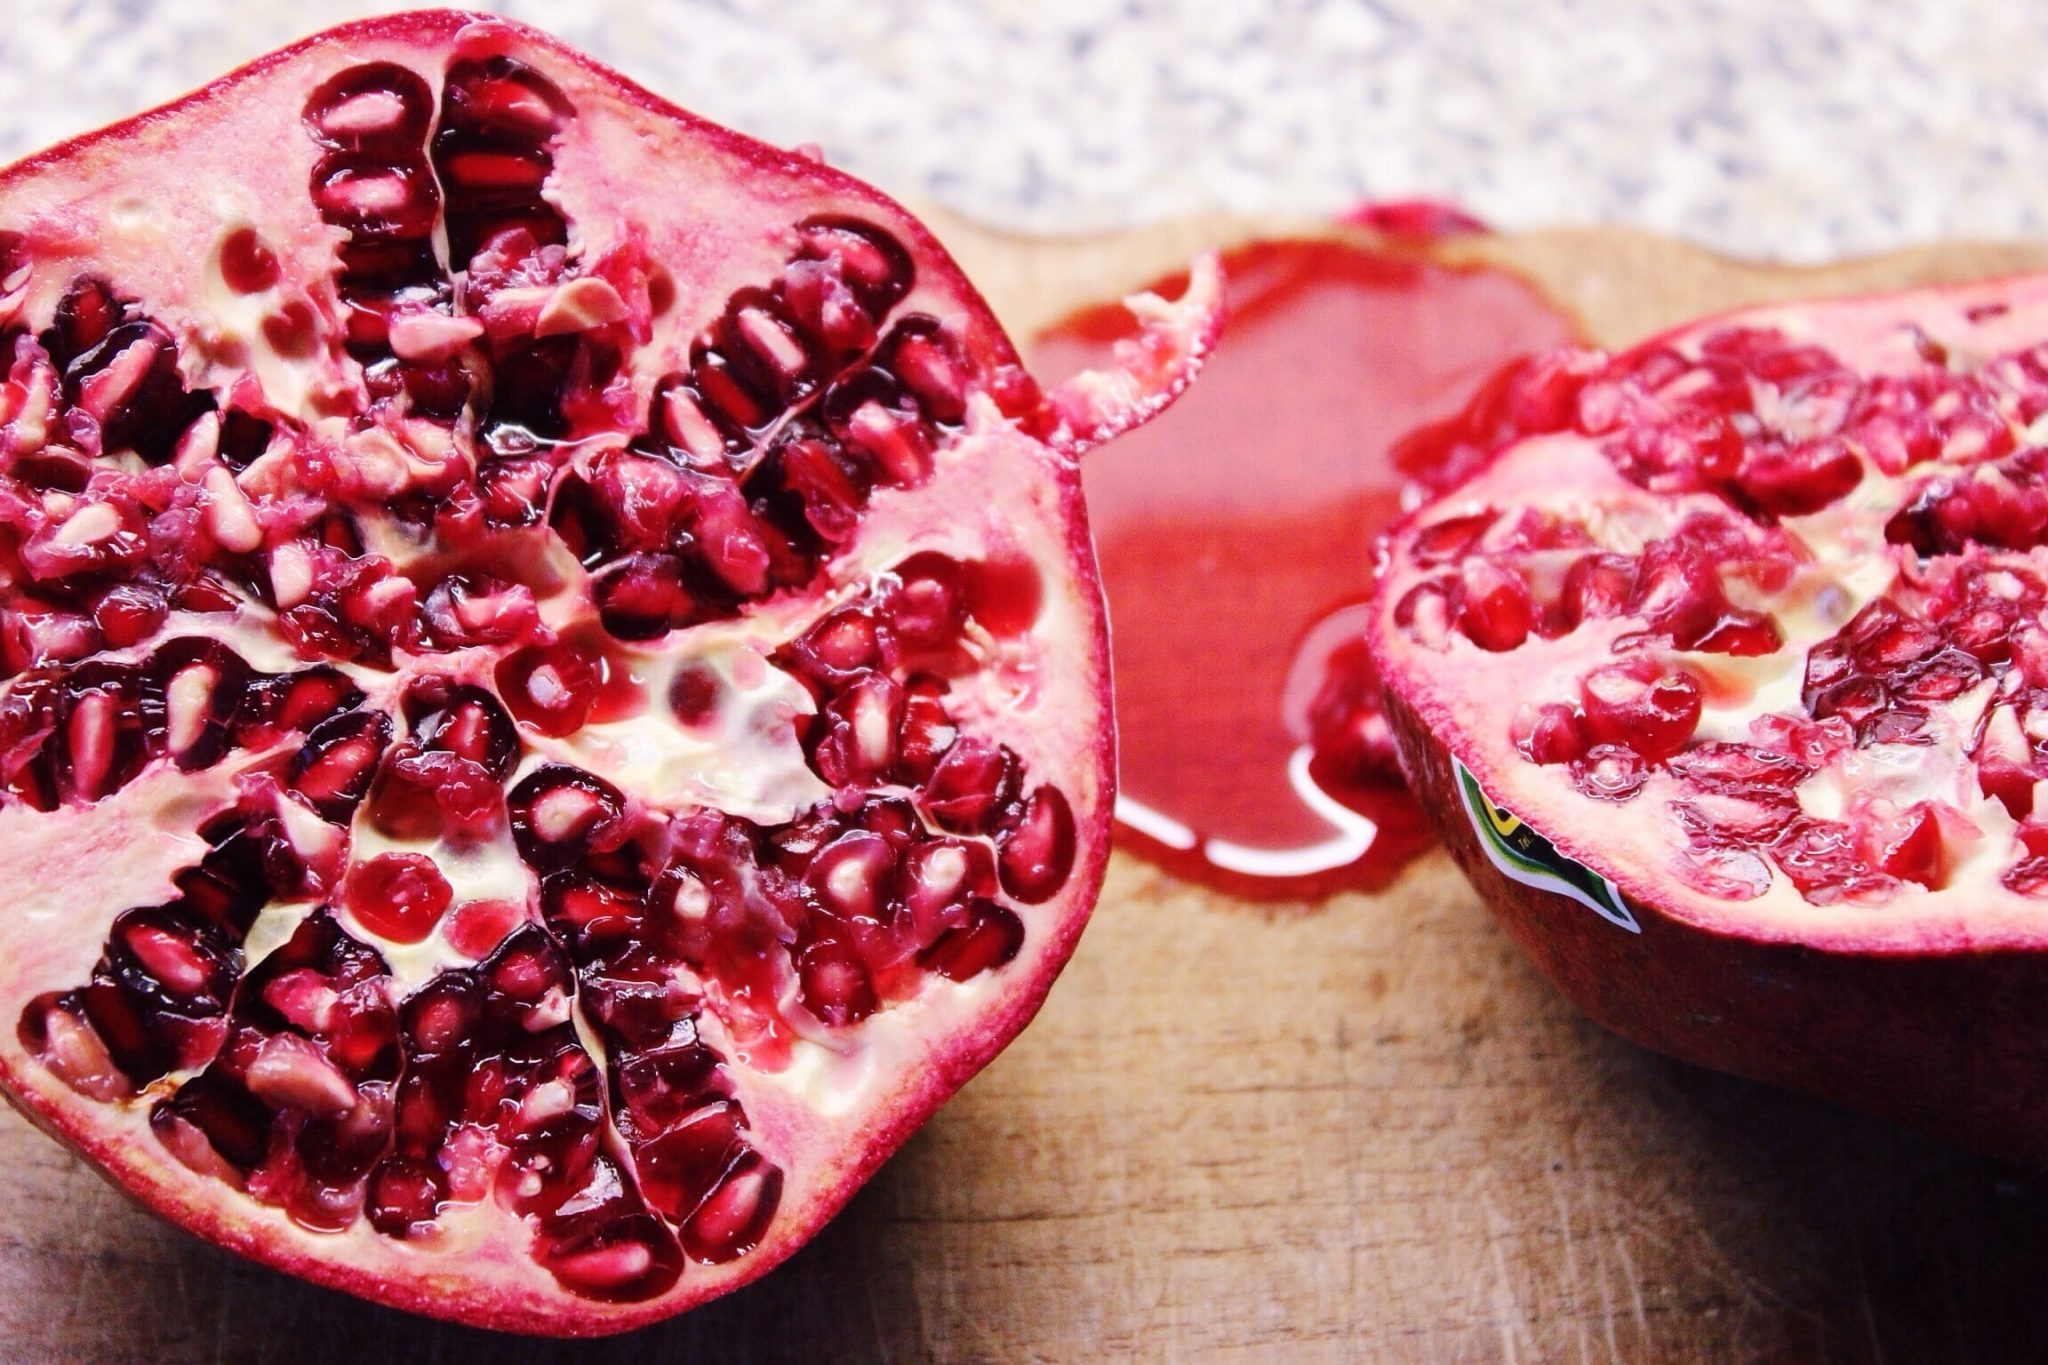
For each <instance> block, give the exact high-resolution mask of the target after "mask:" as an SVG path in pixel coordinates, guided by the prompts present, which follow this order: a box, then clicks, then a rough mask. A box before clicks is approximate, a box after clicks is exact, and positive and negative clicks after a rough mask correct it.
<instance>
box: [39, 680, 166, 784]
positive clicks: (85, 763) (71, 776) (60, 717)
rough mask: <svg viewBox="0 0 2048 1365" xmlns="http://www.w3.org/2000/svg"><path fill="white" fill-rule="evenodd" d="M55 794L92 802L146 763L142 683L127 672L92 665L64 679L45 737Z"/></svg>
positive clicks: (124, 780)
mask: <svg viewBox="0 0 2048 1365" xmlns="http://www.w3.org/2000/svg"><path fill="white" fill-rule="evenodd" d="M48 744H49V746H51V747H53V748H54V750H55V752H54V755H53V757H54V762H53V764H52V767H53V769H54V772H55V775H56V782H57V789H58V791H59V792H60V793H62V794H63V795H64V796H65V797H66V798H68V799H70V800H72V801H85V802H90V801H97V800H99V799H101V798H102V797H105V796H109V795H112V794H113V793H114V792H116V791H118V790H119V789H120V788H121V787H123V786H125V785H126V784H127V783H128V782H129V780H130V779H132V778H133V777H134V776H135V774H136V773H137V772H138V771H140V770H141V767H142V764H143V762H144V761H145V759H146V754H145V752H144V743H143V723H142V682H141V679H140V678H139V677H138V676H137V675H136V674H135V673H134V672H133V671H131V670H129V669H126V668H121V667H119V666H116V665H108V664H95V665H90V666H88V667H84V668H80V669H77V670H76V671H74V672H73V673H72V674H71V676H70V677H69V678H67V679H66V680H65V683H64V688H63V693H62V698H61V700H60V701H59V703H58V708H57V716H56V731H55V733H54V734H52V735H51V737H50V739H49V741H48Z"/></svg>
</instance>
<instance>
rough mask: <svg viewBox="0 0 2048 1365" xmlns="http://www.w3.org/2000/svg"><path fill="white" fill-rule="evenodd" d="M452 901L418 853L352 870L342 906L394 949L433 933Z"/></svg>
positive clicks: (384, 856)
mask: <svg viewBox="0 0 2048 1365" xmlns="http://www.w3.org/2000/svg"><path fill="white" fill-rule="evenodd" d="M452 899H453V893H452V892H451V891H450V889H449V886H448V879H447V878H446V877H444V876H442V875H441V870H440V868H438V867H437V866H435V864H434V860H433V859H431V858H429V857H427V856H426V855H424V854H420V853H380V854H378V855H377V856H376V857H374V858H371V859H369V860H368V861H366V862H361V863H357V864H356V865H355V866H354V867H352V868H350V869H349V873H348V878H347V880H345V881H344V882H343V883H342V885H341V903H342V904H343V905H344V906H345V907H347V909H348V912H349V914H350V915H352V916H353V917H354V918H355V921H356V923H357V924H359V925H361V926H362V927H363V928H364V929H367V930H368V931H369V932H371V933H373V934H375V935H377V936H378V937H379V938H384V939H389V940H390V941H391V942H393V943H418V942H420V941H421V940H422V939H424V938H426V937H427V935H429V934H431V933H433V932H434V926H435V925H436V924H438V923H439V922H440V919H441V916H442V915H443V914H444V913H445V912H446V911H447V909H448V906H449V903H450V901H451V900H452Z"/></svg>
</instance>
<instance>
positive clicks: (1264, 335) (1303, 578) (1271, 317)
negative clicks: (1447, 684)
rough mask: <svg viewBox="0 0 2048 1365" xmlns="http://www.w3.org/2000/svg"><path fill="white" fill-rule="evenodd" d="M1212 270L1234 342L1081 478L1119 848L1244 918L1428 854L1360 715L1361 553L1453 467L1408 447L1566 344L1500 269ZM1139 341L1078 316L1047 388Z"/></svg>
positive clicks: (1046, 362)
mask: <svg viewBox="0 0 2048 1365" xmlns="http://www.w3.org/2000/svg"><path fill="white" fill-rule="evenodd" d="M1224 270H1225V279H1226V287H1225V296H1226V301H1227V304H1228V308H1229V313H1228V318H1227V321H1226V323H1225V326H1224V331H1223V335H1222V337H1221V339H1220V341H1219V342H1218V344H1217V346H1216V349H1215V351H1214V353H1213V354H1212V355H1211V356H1210V358H1209V362H1208V364H1207V366H1206V367H1205V368H1204V369H1203V371H1202V374H1201V377H1200V378H1199V379H1198V380H1197V381H1196V383H1195V384H1194V386H1193V387H1192V388H1191V389H1190V390H1189V391H1188V393H1187V394H1186V395H1185V396H1184V397H1182V398H1181V400H1180V401H1179V402H1178V403H1177V404H1175V406H1174V407H1172V408H1171V409H1169V410H1168V411H1167V412H1166V413H1165V414H1164V415H1163V416H1161V417H1159V418H1158V419H1156V420H1154V421H1153V422H1151V423H1150V424H1149V425H1147V426H1145V427H1143V428H1141V429H1139V430H1138V431H1136V432H1133V433H1131V434H1130V435H1127V436H1124V437H1122V438H1120V439H1118V440H1117V441H1115V442H1113V443H1112V444H1110V445H1109V446H1107V447H1105V448H1104V449H1101V450H1098V451H1096V452H1094V453H1093V454H1091V455H1089V456H1088V457H1087V458H1086V459H1085V460H1084V462H1083V469H1082V483H1083V486H1084V488H1085V489H1086V492H1087V497H1088V512H1089V518H1090V521H1091V522H1092V523H1093V525H1094V529H1095V539H1096V547H1097V551H1098V553H1099V555H1100V558H1101V564H1102V574H1103V581H1104V587H1105V590H1106V592H1107V595H1108V599H1109V608H1110V621H1111V657H1112V661H1113V664H1114V666H1115V670H1116V689H1117V704H1116V709H1117V726H1118V732H1119V736H1120V739H1119V744H1120V759H1119V768H1120V781H1121V792H1122V794H1121V796H1120V797H1119V798H1118V801H1117V818H1118V820H1119V822H1120V824H1121V826H1122V833H1123V835H1124V836H1125V837H1124V840H1123V842H1124V843H1125V844H1126V845H1127V846H1130V847H1133V848H1135V849H1136V850H1137V851H1139V852H1141V853H1144V854H1146V855H1148V856H1151V857H1152V858H1154V859H1155V860H1156V861H1159V862H1162V863H1164V864H1165V865H1167V866H1169V867H1170V868H1172V869H1173V870H1175V871H1177V872H1180V873H1182V874H1185V875H1190V876H1193V877H1195V878H1197V879H1199V880H1202V881H1204V882H1206V883H1208V884H1211V885H1215V886H1218V887H1221V888H1222V889H1225V890H1228V891H1231V892H1234V893H1236V894H1240V895H1252V896H1261V897H1267V898H1278V897H1299V896H1304V895H1314V894H1321V893H1323V892H1326V891H1329V890H1334V889H1337V888H1339V887H1345V886H1359V887H1367V888H1371V887H1377V886H1380V885H1384V884H1385V883H1386V882H1387V881H1389V880H1390V879H1391V878H1392V877H1393V875H1394V874H1395V873H1396V872H1398V871H1399V870H1400V868H1401V866H1402V865H1403V864H1404V863H1405V862H1406V861H1407V860H1408V859H1410V858H1412V857H1413V856H1414V855H1415V854H1416V853H1418V852H1419V851H1421V850H1422V849H1423V848H1425V847H1427V846H1428V843H1429V836H1428V834H1427V832H1426V829H1425V825H1424V822H1423V817H1422V814H1421V812H1420V810H1419V809H1418V808H1417V807H1416V805H1415V803H1414V802H1413V800H1412V799H1410V798H1409V796H1408V794H1407V792H1406V790H1405V789H1404V788H1403V786H1402V785H1401V781H1400V778H1399V775H1398V774H1397V773H1393V772H1390V771H1389V770H1388V769H1387V768H1386V766H1385V764H1384V757H1385V754H1386V753H1387V751H1388V750H1387V746H1386V744H1385V742H1384V721H1383V720H1380V719H1379V718H1378V715H1377V704H1376V702H1375V703H1372V704H1371V705H1369V706H1367V707H1366V708H1365V710H1364V713H1363V714H1361V713H1360V709H1359V706H1358V704H1357V699H1358V698H1360V697H1368V698H1370V697H1375V696H1376V695H1377V683H1376V681H1375V679H1374V677H1373V674H1372V669H1371V665H1370V663H1369V661H1368V660H1367V659H1366V657H1365V651H1364V648H1363V645H1362V643H1361V642H1360V639H1359V635H1360V626H1361V623H1362V621H1363V610H1364V600H1365V598H1366V597H1367V595H1368V594H1369V593H1370V591H1371V589H1372V573H1371V566H1372V546H1373V541H1374V538H1375V537H1376V536H1377V535H1378V534H1379V533H1380V532H1381V531H1383V530H1385V529H1386V527H1387V526H1388V525H1389V524H1390V523H1391V522H1392V521H1393V520H1394V519H1395V517H1396V516H1397V515H1399V513H1400V511H1401V510H1402V507H1403V499H1404V490H1407V489H1408V488H1409V485H1410V484H1411V483H1412V482H1414V481H1415V476H1416V475H1417V474H1421V475H1423V476H1424V477H1426V475H1427V470H1426V469H1418V468H1417V467H1416V464H1415V462H1416V461H1417V460H1418V459H1419V460H1421V461H1422V462H1423V463H1425V464H1426V463H1428V461H1429V460H1430V458H1431V451H1432V450H1439V449H1440V453H1441V455H1442V457H1443V458H1445V459H1454V458H1456V457H1457V456H1458V455H1459V454H1460V452H1459V451H1458V449H1457V444H1458V441H1457V432H1456V430H1455V429H1454V428H1453V427H1451V426H1449V425H1446V426H1445V427H1444V428H1443V430H1444V431H1445V433H1446V434H1444V435H1442V436H1440V437H1432V436H1431V435H1429V434H1427V433H1423V434H1421V436H1422V438H1421V439H1420V440H1417V439H1414V438H1413V437H1411V439H1410V440H1408V441H1407V442H1405V443H1403V442H1402V438H1403V437H1404V436H1408V435H1410V433H1416V432H1417V429H1418V428H1422V427H1425V426H1429V425H1430V424H1448V419H1450V418H1451V417H1452V416H1453V415H1454V414H1457V413H1458V412H1460V410H1461V409H1463V408H1464V406H1465V405H1466V403H1467V401H1468V400H1470V399H1472V398H1473V396H1474V394H1475V393H1477V392H1478V391H1479V390H1480V388H1481V386H1482V384H1483V383H1484V381H1485V380H1486V379H1487V378H1488V377H1489V376H1490V375H1493V374H1494V373H1495V372H1496V371H1499V370H1501V368H1502V367H1503V366H1504V365H1506V364H1507V363H1508V362H1510V361H1512V360H1513V359H1515V358H1516V357H1519V356H1522V355H1525V354H1527V353H1529V352H1532V351H1542V350H1547V349H1549V348H1550V347H1553V346H1556V345H1559V344H1561V343H1565V342H1569V341H1572V340H1574V339H1575V338H1574V331H1573V327H1572V324H1571V323H1570V321H1569V320H1568V319H1567V318H1566V317H1565V316H1563V315H1562V314H1561V313H1559V312H1558V310H1557V309H1556V308H1554V307H1553V306H1552V305H1551V304H1549V303H1548V302H1547V301H1546V300H1545V299H1544V298H1543V297H1542V295H1540V294H1539V293H1537V292H1536V291H1535V290H1534V289H1533V288H1532V287H1530V286H1529V285H1528V284H1527V283H1526V282H1525V281H1523V280H1522V279H1521V278H1520V277H1518V276H1516V275H1514V274H1512V273H1509V272H1507V271H1503V270H1497V269H1492V268H1486V267H1451V266H1445V265H1440V264H1436V263H1434V262H1431V261H1427V260H1422V259H1417V258H1414V257H1412V256H1404V255H1396V254H1391V253H1387V252H1380V251H1374V250H1370V249H1366V248H1363V247H1356V246H1350V245H1346V244H1343V243H1338V242H1315V241H1276V242H1265V243H1258V244H1255V245H1252V246H1249V247H1245V248H1242V249H1240V250H1237V251H1234V252H1231V253H1229V254H1228V255H1227V256H1226V257H1225V259H1224ZM1160 287H1161V288H1162V289H1163V290H1164V291H1166V292H1168V293H1171V292H1173V291H1174V288H1175V285H1174V284H1173V283H1171V282H1163V283H1162V285H1161V286H1160ZM1132 331H1133V328H1132V325H1131V322H1130V319H1129V315H1128V314H1127V313H1126V312H1124V310H1123V309H1121V308H1120V307H1117V306H1114V305H1102V306H1098V307H1093V308H1090V309H1087V310H1084V311H1083V312H1081V313H1078V314H1076V315H1074V316H1073V317H1070V318H1068V319H1067V320H1065V321H1064V322H1062V323H1060V324H1059V325H1057V326H1056V327H1054V328H1052V329H1050V330H1049V331H1047V332H1046V333H1044V334H1043V335H1041V336H1040V337H1038V338H1037V339H1036V342H1035V345H1034V348H1033V350H1034V354H1033V361H1034V369H1036V370H1037V371H1038V372H1039V373H1040V374H1041V376H1043V377H1044V378H1046V379H1047V380H1048V381H1056V380H1057V379H1059V378H1061V377H1063V376H1065V375H1068V374H1071V373H1073V372H1075V371H1077V370H1080V369H1083V368H1085V367H1087V366H1089V365H1092V364H1099V363H1101V361H1102V359H1103V357H1104V356H1105V355H1106V354H1107V351H1108V348H1109V347H1110V345H1111V343H1113V342H1114V341H1115V340H1117V339H1118V338H1120V337H1125V336H1129V335H1131V334H1132ZM1397 445H1402V446H1403V455H1402V461H1401V463H1400V464H1397V462H1396V460H1395V458H1394V451H1395V448H1396V446H1397ZM1407 496H1409V497H1411V498H1412V497H1413V496H1415V494H1413V493H1408V494H1407ZM1373 725H1378V726H1380V727H1381V734H1380V737H1379V742H1378V743H1377V745H1375V744H1374V743H1373V737H1372V736H1371V735H1370V734H1369V733H1362V732H1361V731H1362V730H1363V731H1369V730H1370V728H1371V727H1372V726H1373ZM1375 754H1377V756H1378V758H1377V761H1376V760H1375V758H1374V755H1375Z"/></svg>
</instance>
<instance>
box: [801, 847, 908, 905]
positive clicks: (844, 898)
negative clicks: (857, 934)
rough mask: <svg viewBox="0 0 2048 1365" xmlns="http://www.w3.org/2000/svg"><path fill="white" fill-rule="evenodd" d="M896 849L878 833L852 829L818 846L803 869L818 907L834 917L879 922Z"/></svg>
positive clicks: (887, 900)
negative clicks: (819, 847) (814, 854)
mask: <svg viewBox="0 0 2048 1365" xmlns="http://www.w3.org/2000/svg"><path fill="white" fill-rule="evenodd" d="M895 874H896V850H895V848H894V847H893V846H892V845H891V844H890V842H889V841H888V840H887V839H885V838H883V837H882V836H880V835H878V834H873V833H870V832H868V831H865V830H853V831H850V832H848V833H846V834H842V835H841V836H839V837H838V838H837V839H834V840H833V841H832V842H831V843H829V844H827V845H825V847H824V848H822V849H820V850H819V851H818V853H817V855H816V856H815V857H813V858H812V859H811V863H810V866H809V867H807V868H805V869H804V885H805V886H806V887H807V888H808V889H809V891H810V893H811V896H812V899H813V900H814V902H815V903H816V904H817V906H818V908H819V909H821V910H823V911H824V912H825V913H826V914H828V915H832V916H834V917H836V918H838V919H866V920H870V921H879V920H880V919H882V918H883V916H884V915H885V914H886V913H887V909H888V902H889V888H890V885H891V883H892V881H893V879H894V877H895Z"/></svg>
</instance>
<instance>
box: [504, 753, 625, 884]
mask: <svg viewBox="0 0 2048 1365" xmlns="http://www.w3.org/2000/svg"><path fill="white" fill-rule="evenodd" d="M508 804H509V806H510V808H511V813H512V839H513V842H514V843H516V844H517V845H518V846H519V856H520V857H522V858H524V859H525V860H526V861H527V863H528V864H530V865H531V866H533V867H534V868H536V869H538V870H540V871H543V872H551V871H556V870H558V869H561V868H564V867H567V866H569V865H570V864H572V863H574V862H575V861H577V860H578V859H579V858H581V857H583V856H584V854H586V853H590V852H602V851H604V850H606V849H609V848H612V847H616V844H617V840H618V839H619V838H620V837H622V836H623V834H624V832H625V831H624V823H625V819H624V817H625V798H624V797H622V796H621V795H620V794H619V791H618V788H616V787H614V786H612V785H611V784H610V783H609V782H606V781H604V780H603V779H602V778H598V777H593V776H592V775H591V774H589V773H586V772H584V771H582V770H581V769H578V768H572V767H569V766H568V765H566V764H561V763H550V764H547V765H546V766H544V767H541V768H536V769H535V770H534V771H533V772H531V773H529V774H527V775H526V777H525V778H524V779H523V780H521V781H520V783H519V785H518V786H516V787H514V788H513V789H512V794H511V796H510V798H509V800H508Z"/></svg>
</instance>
